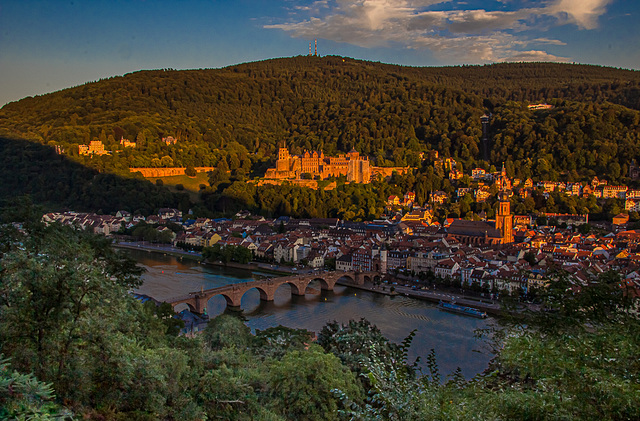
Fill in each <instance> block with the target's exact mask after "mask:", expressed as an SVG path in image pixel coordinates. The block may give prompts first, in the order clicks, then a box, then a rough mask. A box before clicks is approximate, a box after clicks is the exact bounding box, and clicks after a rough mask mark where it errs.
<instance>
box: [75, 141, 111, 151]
mask: <svg viewBox="0 0 640 421" xmlns="http://www.w3.org/2000/svg"><path fill="white" fill-rule="evenodd" d="M78 153H79V154H80V155H106V154H108V153H109V152H107V151H105V149H104V144H103V143H102V142H101V141H99V140H92V141H91V142H89V144H88V145H78Z"/></svg>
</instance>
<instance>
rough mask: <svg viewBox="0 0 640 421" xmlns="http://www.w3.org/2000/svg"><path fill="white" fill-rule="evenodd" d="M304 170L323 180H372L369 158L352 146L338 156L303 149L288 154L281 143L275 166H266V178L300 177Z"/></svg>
mask: <svg viewBox="0 0 640 421" xmlns="http://www.w3.org/2000/svg"><path fill="white" fill-rule="evenodd" d="M303 174H309V175H310V176H311V178H319V179H321V180H324V179H326V178H329V177H340V176H346V177H347V181H349V182H353V183H369V182H370V181H371V167H370V166H369V159H368V158H367V157H362V156H360V154H359V153H358V152H357V151H356V150H355V149H351V151H350V152H349V153H348V154H346V155H338V156H337V157H329V156H325V155H324V153H323V152H315V151H314V152H305V153H304V155H301V156H298V155H291V154H289V149H287V148H286V147H281V148H280V149H279V150H278V160H277V161H276V167H275V168H269V169H268V170H267V172H266V174H265V178H270V179H276V180H286V179H293V180H299V179H301V178H303V177H302V175H303Z"/></svg>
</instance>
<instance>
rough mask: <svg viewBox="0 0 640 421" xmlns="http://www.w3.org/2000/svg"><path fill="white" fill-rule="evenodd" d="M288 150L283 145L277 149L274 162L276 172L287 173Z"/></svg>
mask: <svg viewBox="0 0 640 421" xmlns="http://www.w3.org/2000/svg"><path fill="white" fill-rule="evenodd" d="M290 157H291V156H290V155H289V149H287V147H286V146H285V145H282V146H281V147H280V149H278V160H277V161H276V171H278V172H280V171H289V158H290Z"/></svg>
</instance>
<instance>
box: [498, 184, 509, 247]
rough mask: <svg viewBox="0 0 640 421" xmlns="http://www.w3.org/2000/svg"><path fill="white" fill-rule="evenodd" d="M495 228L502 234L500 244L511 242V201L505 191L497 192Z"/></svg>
mask: <svg viewBox="0 0 640 421" xmlns="http://www.w3.org/2000/svg"><path fill="white" fill-rule="evenodd" d="M496 229H497V230H500V233H501V234H502V244H506V243H513V215H511V202H509V197H508V196H507V194H506V193H505V192H500V193H499V199H498V212H497V214H496Z"/></svg>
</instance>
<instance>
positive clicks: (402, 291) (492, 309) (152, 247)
mask: <svg viewBox="0 0 640 421" xmlns="http://www.w3.org/2000/svg"><path fill="white" fill-rule="evenodd" d="M113 246H114V247H119V248H123V249H131V250H141V251H148V252H151V253H162V254H166V255H171V256H174V257H177V258H186V259H191V260H195V261H201V260H202V255H201V254H200V253H197V252H189V251H184V250H182V249H179V248H176V247H172V246H168V245H162V244H151V243H147V242H120V243H114V244H113ZM205 264H207V265H213V266H222V267H225V266H226V267H229V268H234V269H245V270H250V271H255V272H263V273H272V274H275V275H291V274H301V275H302V274H309V273H312V271H311V270H308V269H304V270H299V269H298V270H297V271H293V268H291V267H288V266H281V265H276V264H269V263H262V262H251V263H249V264H240V263H233V262H229V263H227V264H226V265H225V264H223V263H218V262H206V263H205ZM337 284H338V285H344V286H348V287H350V288H356V289H361V290H364V291H370V292H373V293H376V294H382V295H388V296H395V295H403V296H406V297H410V298H414V299H417V300H424V301H430V302H433V303H439V302H440V301H441V300H442V301H444V302H449V303H450V302H455V303H456V304H459V305H462V306H467V307H473V308H475V309H478V310H481V311H485V312H486V313H487V314H490V315H494V316H499V315H500V303H499V302H497V301H493V302H492V301H491V300H488V299H481V298H478V297H469V296H468V295H466V296H465V295H463V294H457V293H452V292H449V291H443V290H438V289H426V290H423V289H413V288H412V287H406V286H404V285H401V284H399V285H392V284H383V285H374V284H373V283H372V282H369V281H365V282H364V284H362V285H354V284H352V283H347V282H340V281H338V282H337ZM391 287H394V289H395V290H394V292H391V291H390V289H391ZM383 288H384V289H383Z"/></svg>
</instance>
